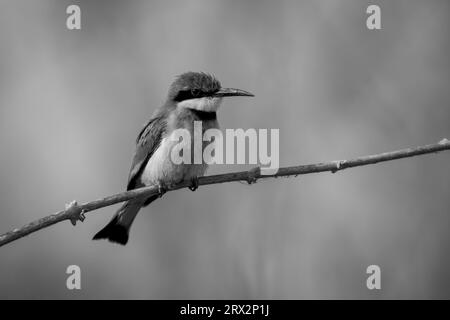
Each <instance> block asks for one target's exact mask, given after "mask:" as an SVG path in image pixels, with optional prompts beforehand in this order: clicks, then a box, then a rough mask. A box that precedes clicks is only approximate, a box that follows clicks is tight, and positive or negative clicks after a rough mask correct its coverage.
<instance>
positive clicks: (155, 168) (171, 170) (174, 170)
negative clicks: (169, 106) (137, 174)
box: [141, 110, 218, 185]
mask: <svg viewBox="0 0 450 320" xmlns="http://www.w3.org/2000/svg"><path fill="white" fill-rule="evenodd" d="M177 111H178V112H173V113H172V114H171V115H170V116H169V117H168V121H167V130H166V133H165V134H164V136H163V138H162V140H161V142H160V145H159V147H158V148H157V149H156V150H155V152H154V153H153V155H152V156H151V157H150V159H149V160H148V162H147V164H146V166H145V169H144V171H143V172H142V175H141V182H142V183H143V184H144V185H151V184H158V183H164V184H176V183H179V182H181V181H183V180H189V179H191V178H192V177H199V176H203V175H204V174H205V172H206V170H207V167H208V165H207V164H206V163H205V159H203V150H204V148H205V147H206V146H207V145H209V144H210V143H211V142H209V141H203V134H204V132H205V131H206V130H208V129H213V128H218V122H217V119H216V117H215V116H214V117H211V116H210V119H200V117H199V115H198V114H196V113H195V112H190V111H188V110H177ZM180 111H181V112H180ZM194 121H197V124H196V125H197V129H198V125H199V122H201V129H202V132H201V135H200V137H199V135H198V134H197V135H194V128H195V123H194ZM178 129H182V130H186V131H185V132H189V139H180V135H179V132H177V130H178ZM194 138H196V139H197V141H196V142H194ZM198 139H200V141H198ZM194 143H197V144H200V145H201V147H202V148H201V162H200V163H195V160H196V158H195V155H194V153H195V145H194ZM175 146H176V150H180V149H182V150H183V153H184V152H187V153H188V154H189V155H190V161H188V163H186V162H183V163H180V164H177V161H175V162H174V156H177V155H176V154H173V153H174V147H175ZM197 149H198V148H197ZM197 151H199V150H197ZM198 159H199V157H198V156H197V160H198ZM178 163H179V161H178Z"/></svg>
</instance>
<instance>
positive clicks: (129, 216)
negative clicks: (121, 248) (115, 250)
mask: <svg viewBox="0 0 450 320" xmlns="http://www.w3.org/2000/svg"><path fill="white" fill-rule="evenodd" d="M144 202H145V200H142V199H133V200H130V201H127V202H125V203H124V204H123V206H122V207H121V208H120V209H119V211H117V213H116V214H115V215H114V217H113V218H112V220H111V221H110V222H109V223H108V224H107V225H106V226H105V227H104V228H103V229H102V230H100V231H99V232H97V234H96V235H95V236H94V237H93V238H92V240H98V239H108V240H109V241H111V242H115V243H119V244H121V245H125V244H126V243H127V242H128V233H129V231H130V228H131V225H132V224H133V221H134V218H135V217H136V215H137V213H138V212H139V210H140V209H141V207H142V206H143V204H144Z"/></svg>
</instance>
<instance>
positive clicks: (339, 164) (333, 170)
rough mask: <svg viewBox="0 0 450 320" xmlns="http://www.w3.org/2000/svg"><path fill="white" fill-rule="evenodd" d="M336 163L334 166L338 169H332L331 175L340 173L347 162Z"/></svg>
mask: <svg viewBox="0 0 450 320" xmlns="http://www.w3.org/2000/svg"><path fill="white" fill-rule="evenodd" d="M333 162H334V164H335V165H336V168H335V169H331V173H336V172H338V171H339V170H341V169H342V166H343V165H344V164H345V163H346V162H347V161H346V160H336V161H333Z"/></svg>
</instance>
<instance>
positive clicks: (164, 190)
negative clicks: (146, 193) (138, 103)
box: [158, 182, 167, 198]
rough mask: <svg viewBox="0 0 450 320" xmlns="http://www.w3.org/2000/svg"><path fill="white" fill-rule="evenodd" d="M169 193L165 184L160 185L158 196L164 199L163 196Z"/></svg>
mask: <svg viewBox="0 0 450 320" xmlns="http://www.w3.org/2000/svg"><path fill="white" fill-rule="evenodd" d="M166 192H167V187H166V186H165V185H164V184H163V183H161V182H160V183H158V196H159V197H160V198H162V196H163V195H164V194H165V193H166Z"/></svg>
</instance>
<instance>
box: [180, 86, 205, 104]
mask: <svg viewBox="0 0 450 320" xmlns="http://www.w3.org/2000/svg"><path fill="white" fill-rule="evenodd" d="M206 96H208V92H203V91H201V90H200V89H191V90H181V91H179V92H178V94H177V95H176V97H175V99H174V100H175V101H177V102H180V101H184V100H188V99H195V98H202V97H206Z"/></svg>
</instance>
